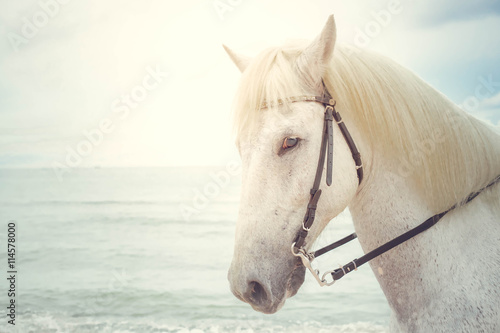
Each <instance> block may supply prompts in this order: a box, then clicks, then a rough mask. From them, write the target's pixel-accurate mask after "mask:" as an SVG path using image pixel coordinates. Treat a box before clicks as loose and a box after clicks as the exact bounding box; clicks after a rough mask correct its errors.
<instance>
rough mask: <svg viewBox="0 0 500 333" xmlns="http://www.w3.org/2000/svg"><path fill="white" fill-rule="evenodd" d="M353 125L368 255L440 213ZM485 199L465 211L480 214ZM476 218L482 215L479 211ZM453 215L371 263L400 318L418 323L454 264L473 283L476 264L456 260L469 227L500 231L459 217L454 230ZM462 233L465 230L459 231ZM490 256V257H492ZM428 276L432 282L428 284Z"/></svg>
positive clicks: (354, 208) (361, 230)
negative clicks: (362, 170)
mask: <svg viewBox="0 0 500 333" xmlns="http://www.w3.org/2000/svg"><path fill="white" fill-rule="evenodd" d="M351 124H352V122H351ZM351 124H350V125H349V126H350V129H351V128H353V129H352V131H353V132H354V134H355V136H356V138H355V139H356V141H357V143H358V142H359V143H358V145H359V146H360V151H361V152H362V154H363V163H364V166H365V180H364V181H363V183H362V185H361V186H360V188H359V190H358V192H357V194H356V196H355V197H354V199H353V200H352V201H351V203H350V205H349V210H350V212H351V215H352V218H353V222H354V227H355V230H356V233H357V235H358V239H359V242H360V244H361V246H362V248H363V251H364V252H365V253H367V252H369V251H371V250H373V249H375V248H377V247H379V246H381V245H382V244H384V243H386V242H388V241H390V240H392V239H394V238H396V237H397V236H399V235H401V234H403V233H404V232H406V231H408V230H410V229H412V228H414V227H416V226H417V225H419V224H420V223H422V222H423V221H425V220H426V219H428V218H429V217H431V216H433V215H435V214H436V213H440V212H436V211H434V209H433V208H432V207H431V206H432V205H430V204H429V201H428V198H427V197H425V194H424V195H423V194H422V193H421V192H419V191H416V189H415V186H414V184H413V183H412V182H411V181H408V179H405V178H404V177H403V176H401V174H400V172H399V171H400V170H399V168H398V167H399V161H395V160H394V159H391V158H387V156H380V155H377V154H376V153H375V152H374V151H373V150H372V148H373V147H372V145H371V143H369V141H368V140H367V139H366V138H363V135H362V133H360V132H359V131H358V130H357V128H356V126H355V124H353V125H351ZM485 135H486V137H491V138H492V142H494V140H497V139H498V134H496V133H494V131H490V132H488V131H486V134H485ZM497 142H498V141H497ZM491 149H492V151H491V153H500V151H499V149H498V147H493V146H492V147H491ZM478 163H480V161H478ZM497 169H498V168H497ZM490 171H491V170H490ZM498 171H500V170H498ZM481 200H482V199H481V198H479V199H476V200H475V201H474V202H472V203H470V204H468V205H467V206H466V208H465V209H472V211H475V209H476V208H475V207H474V205H475V204H478V202H480V201H481ZM458 211H459V210H458ZM498 213H500V212H498ZM498 213H497V214H498ZM458 214H460V211H459V212H458ZM473 214H479V209H478V210H477V212H476V213H473ZM450 215H454V214H448V215H447V216H446V217H445V219H443V221H444V222H439V223H438V225H436V226H434V227H433V228H432V229H431V230H429V231H427V232H425V233H423V234H421V235H419V236H418V237H417V238H415V239H412V240H410V241H408V242H406V243H404V244H403V245H400V246H398V247H396V248H394V249H392V250H391V251H389V252H387V253H385V254H384V255H382V256H380V257H377V258H375V259H374V260H372V261H371V262H370V265H371V267H372V270H373V272H374V274H375V276H376V277H377V279H378V281H379V283H380V285H381V287H382V290H383V291H384V293H385V295H386V297H387V299H388V302H389V304H390V306H391V308H392V309H393V310H394V314H395V316H396V317H397V318H413V316H414V315H415V314H416V313H419V311H423V310H421V309H424V308H426V306H427V305H428V304H429V302H430V300H432V299H433V298H434V297H435V294H436V293H438V292H439V291H440V290H443V289H446V288H448V285H447V283H449V281H447V279H446V278H443V277H442V276H440V275H439V274H441V273H440V270H442V271H444V272H446V271H447V272H450V271H451V270H452V269H453V268H449V267H451V266H453V265H454V267H462V268H459V270H460V269H462V270H463V272H462V273H463V274H464V275H465V276H464V278H469V277H468V276H466V275H467V274H468V273H467V272H469V270H468V268H467V265H468V264H470V263H466V262H463V258H460V257H454V256H456V255H457V254H456V253H460V250H457V246H456V243H457V242H456V241H455V240H456V239H461V238H462V239H463V237H464V235H463V234H464V230H466V231H465V233H467V232H469V231H470V230H469V229H467V228H475V227H477V228H485V227H486V228H490V230H498V229H500V227H497V229H495V227H494V226H493V227H491V226H484V225H481V223H482V222H479V221H475V223H477V224H476V225H474V224H471V223H468V222H464V220H463V219H462V220H460V218H458V220H457V218H455V217H454V220H453V221H452V222H451V223H458V224H455V225H457V226H459V227H458V228H456V229H455V228H449V227H447V226H446V225H447V222H446V221H445V220H448V219H450V218H451V217H450ZM454 216H456V215H454ZM471 216H472V219H473V220H476V219H477V220H480V219H481V218H480V217H478V216H477V215H471ZM471 216H469V218H470V217H471ZM494 219H495V218H492V219H491V220H494ZM467 223H468V225H469V226H467ZM464 225H465V227H464ZM497 225H498V224H497ZM460 228H462V229H460ZM458 229H460V230H461V231H457V230H458ZM459 233H462V234H459ZM480 247H481V246H480V245H479V243H474V244H469V245H468V249H467V251H471V252H472V253H474V256H476V254H477V253H478V252H479V253H480V251H481V248H480ZM453 251H455V253H454V252H453ZM478 256H479V257H481V256H483V255H478ZM484 256H486V257H488V254H484ZM489 259H491V258H489ZM460 265H462V266H460ZM435 267H439V268H440V270H437V271H436V269H435ZM497 271H498V270H497ZM462 273H460V274H462ZM458 275H459V274H458ZM422 276H425V277H426V278H424V281H423V282H422ZM470 279H471V280H472V279H473V277H470ZM438 281H439V282H438ZM457 285H460V284H459V283H457ZM415 290H418V293H415ZM402 300H403V301H402ZM398 320H399V319H398ZM409 330H411V329H409Z"/></svg>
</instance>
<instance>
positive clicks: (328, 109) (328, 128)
mask: <svg viewBox="0 0 500 333" xmlns="http://www.w3.org/2000/svg"><path fill="white" fill-rule="evenodd" d="M323 89H324V90H323V91H324V92H323V96H298V97H290V98H288V99H287V101H288V102H292V103H294V102H317V103H321V104H323V106H324V107H325V114H324V122H323V137H322V140H321V149H320V155H319V159H318V166H317V169H316V176H315V178H314V183H313V186H312V188H311V190H310V194H311V198H310V199H309V203H308V204H307V210H306V214H305V216H304V219H303V221H302V227H301V229H300V230H299V232H298V234H297V237H296V239H295V241H294V242H293V243H292V246H291V251H292V254H293V255H294V256H296V257H299V258H300V259H301V260H302V264H303V265H304V266H305V267H306V268H307V269H308V270H309V271H310V272H311V273H312V275H313V276H314V278H315V279H316V281H317V282H318V283H319V285H320V286H330V285H332V284H334V283H335V281H337V280H339V279H341V278H342V277H343V276H344V275H346V274H348V273H350V272H352V271H355V270H357V269H358V267H360V266H361V265H363V264H365V263H367V262H369V261H370V260H372V259H374V258H376V257H378V256H380V255H382V254H384V253H385V252H387V251H389V250H391V249H393V248H394V247H396V246H398V245H400V244H402V243H404V242H406V241H408V240H410V239H411V238H413V237H415V236H417V235H418V234H420V233H422V232H424V231H426V230H427V229H429V228H430V227H432V226H433V225H435V224H436V223H437V222H438V221H439V220H440V219H442V218H443V217H444V216H445V215H446V214H447V213H449V212H450V211H452V210H454V209H455V208H457V207H459V206H461V205H462V204H463V205H465V204H467V203H469V202H471V201H472V200H474V199H475V198H476V197H477V196H478V195H479V194H480V193H482V192H483V191H484V190H486V189H487V188H489V187H491V186H493V185H495V184H497V183H499V182H500V176H498V177H497V178H495V179H494V180H493V181H492V182H491V183H489V184H488V185H487V186H485V187H484V188H482V189H480V190H479V191H477V192H474V193H472V194H471V195H469V197H468V198H467V199H466V200H465V201H464V202H463V203H462V204H455V205H454V206H452V207H451V208H450V209H448V210H446V211H444V212H442V213H439V214H436V215H434V216H432V217H430V218H429V219H427V220H426V221H425V222H423V223H421V224H420V225H418V226H416V227H415V228H413V229H410V230H409V231H407V232H405V233H404V234H402V235H400V236H398V237H396V238H394V239H392V240H390V241H389V242H387V243H385V244H383V245H381V246H379V247H377V248H376V249H374V250H372V251H370V252H368V253H367V254H365V255H364V256H362V257H360V258H357V259H354V260H352V261H350V262H349V263H347V264H346V265H344V266H341V267H339V268H337V269H334V270H331V271H328V272H326V273H324V274H323V275H322V277H321V278H320V272H319V271H318V270H315V269H313V267H312V265H311V262H312V261H313V260H314V258H317V257H319V256H321V255H323V254H325V253H327V252H329V251H332V250H334V249H336V248H337V247H339V246H342V245H344V244H346V243H348V242H350V241H352V240H354V239H356V238H357V235H356V233H353V234H351V235H349V236H346V237H344V238H342V239H340V240H338V241H336V242H334V243H332V244H330V245H328V246H325V247H323V248H321V249H319V250H317V251H314V252H307V251H306V250H305V248H304V243H305V239H306V237H307V235H308V233H309V230H310V229H311V227H312V225H313V222H314V218H315V214H316V208H317V205H318V201H319V198H320V196H321V189H319V186H320V183H321V178H322V175H323V167H324V164H325V158H326V184H327V185H328V186H330V185H331V184H332V170H333V120H335V122H336V123H337V125H338V126H339V128H340V131H341V132H342V135H343V137H344V139H345V141H346V143H347V146H348V147H349V149H350V150H351V154H352V158H353V159H354V162H355V165H356V172H357V175H358V180H359V183H358V185H359V184H361V182H362V181H363V163H362V161H361V154H360V153H359V151H358V149H357V147H356V144H355V143H354V140H353V139H352V137H351V134H350V133H349V130H348V129H347V127H346V125H345V123H344V122H343V121H342V117H341V116H340V114H339V113H338V112H337V111H336V110H335V104H336V102H335V101H334V100H333V98H332V96H331V95H330V93H329V92H328V89H327V88H326V86H325V84H324V83H323ZM279 104H282V102H281V101H279ZM267 107H268V105H267V104H265V103H264V104H263V106H262V108H267ZM328 274H330V275H331V277H332V280H331V281H328V280H327V276H328Z"/></svg>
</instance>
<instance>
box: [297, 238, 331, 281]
mask: <svg viewBox="0 0 500 333" xmlns="http://www.w3.org/2000/svg"><path fill="white" fill-rule="evenodd" d="M294 249H295V242H294V243H293V244H292V248H291V250H292V254H293V255H294V256H296V257H299V258H300V259H301V260H302V264H303V265H304V266H305V267H306V268H307V269H308V270H309V272H311V274H312V275H313V276H314V278H315V279H316V281H317V282H318V283H319V285H320V286H321V287H323V286H331V285H332V284H334V283H335V280H332V281H331V282H328V281H327V280H326V276H327V275H328V274H330V273H332V271H328V272H326V273H325V274H323V276H322V277H321V278H320V277H319V274H320V272H319V270H317V269H314V268H313V267H312V265H311V261H313V260H314V255H312V254H311V253H307V252H306V250H304V248H302V247H301V248H300V249H298V251H297V252H295V251H294Z"/></svg>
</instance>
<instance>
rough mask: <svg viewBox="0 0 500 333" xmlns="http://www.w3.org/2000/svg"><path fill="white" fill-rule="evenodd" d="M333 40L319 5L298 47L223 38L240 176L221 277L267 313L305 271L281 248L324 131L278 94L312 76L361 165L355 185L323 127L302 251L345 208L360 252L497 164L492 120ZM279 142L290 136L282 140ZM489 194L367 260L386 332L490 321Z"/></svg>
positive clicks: (496, 292)
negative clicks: (325, 162) (231, 243)
mask: <svg viewBox="0 0 500 333" xmlns="http://www.w3.org/2000/svg"><path fill="white" fill-rule="evenodd" d="M335 40H336V28H335V23H334V20H333V16H331V17H330V18H329V19H328V21H327V23H326V26H325V27H324V29H323V31H322V32H321V34H320V35H319V36H318V37H317V38H316V39H315V40H314V41H313V42H312V43H307V44H306V45H302V44H301V43H295V44H288V45H285V46H282V47H276V48H271V49H268V50H266V51H264V52H262V53H261V54H260V55H258V56H257V57H256V58H254V59H249V58H247V57H243V56H240V55H237V54H235V53H234V52H233V51H231V50H229V49H228V48H226V50H227V51H228V53H229V55H230V57H231V58H232V60H233V61H234V62H235V63H236V65H237V66H238V68H239V69H240V70H241V71H242V72H243V76H242V79H241V83H240V87H239V92H238V94H237V96H236V105H235V124H236V130H237V147H238V149H239V152H240V155H241V158H242V163H243V184H242V195H241V203H240V211H239V216H238V222H237V226H236V239H235V241H236V243H235V249H234V257H233V261H232V263H231V267H230V269H229V274H228V279H229V281H230V285H231V290H232V292H233V293H234V294H235V295H236V297H238V298H239V299H241V300H242V301H244V302H247V303H249V304H250V305H251V306H252V307H253V308H254V309H255V310H258V311H261V312H264V313H274V312H276V311H278V310H279V309H280V308H281V307H282V306H283V304H284V303H285V300H286V298H288V297H291V296H293V295H295V294H296V293H297V291H298V289H299V287H300V286H301V284H302V283H303V281H304V272H305V269H304V266H303V265H302V264H301V262H300V260H299V259H298V258H297V257H295V256H294V255H293V254H292V252H291V250H290V247H291V244H292V243H293V242H294V239H295V237H296V235H297V232H298V231H299V230H300V229H301V227H302V225H301V223H302V218H303V216H304V212H305V209H306V205H307V203H308V201H309V189H310V188H311V185H312V182H313V180H314V176H315V172H316V166H317V163H318V156H319V153H320V146H321V140H322V133H323V131H322V128H323V114H324V110H325V109H324V107H323V106H322V105H321V104H319V103H311V102H295V103H292V101H291V100H290V99H288V100H287V98H289V97H291V96H298V95H321V94H322V93H323V86H322V80H323V81H324V83H325V85H326V87H327V89H328V91H329V92H330V93H331V94H332V95H333V98H334V99H335V100H336V102H337V104H336V109H337V110H338V111H339V112H340V113H342V116H343V118H344V121H345V123H346V124H347V126H348V128H349V130H350V132H351V134H352V137H353V138H354V141H355V142H356V144H357V146H358V148H359V150H360V151H361V153H362V159H363V163H364V170H365V175H364V179H363V181H362V182H361V184H360V185H359V186H358V178H357V175H356V169H355V164H354V161H353V159H352V157H351V151H350V150H349V148H348V146H347V144H346V141H345V140H344V138H343V137H342V134H341V131H340V130H339V128H338V127H337V126H334V127H333V130H334V132H333V139H334V142H335V145H334V150H333V153H334V155H333V156H334V157H333V160H334V163H333V184H332V185H331V186H329V187H327V186H325V185H324V181H322V182H321V189H322V191H323V194H322V196H321V200H320V201H319V205H318V208H317V211H316V220H315V222H314V224H313V226H312V229H311V230H310V232H309V235H308V236H307V238H306V245H305V247H306V249H309V248H310V247H311V245H312V243H313V242H314V240H315V239H316V238H317V237H318V235H319V234H320V233H321V231H322V230H323V228H324V227H325V226H326V224H327V223H328V222H329V221H330V220H332V219H333V218H334V217H335V216H337V215H338V214H339V213H340V212H342V211H343V210H344V209H345V208H346V207H349V210H350V211H351V214H352V218H353V222H354V227H355V230H356V233H357V235H358V238H359V242H360V243H361V245H362V248H363V251H365V252H368V251H371V250H372V249H374V248H376V247H378V246H380V245H381V244H384V243H386V242H387V241H389V240H391V239H394V238H395V237H397V236H399V235H401V234H403V233H404V232H405V231H408V230H410V229H411V228H413V227H415V226H416V225H418V224H420V223H421V222H422V221H424V220H426V219H428V218H429V217H431V216H433V215H435V214H438V213H440V212H443V211H446V210H447V209H449V208H450V207H452V206H453V205H454V204H456V203H460V202H464V200H465V199H466V198H467V197H468V196H469V194H470V193H473V192H475V191H478V190H479V189H481V188H483V187H484V186H485V185H487V184H488V183H489V182H490V181H491V180H492V179H494V178H495V177H496V176H498V175H499V174H500V133H499V132H498V129H497V128H495V127H493V126H489V125H487V124H486V123H483V122H481V121H479V120H477V119H475V118H473V117H472V116H470V115H469V114H467V113H465V112H463V111H462V110H461V109H459V108H458V107H457V106H456V105H455V104H453V103H452V102H451V101H450V100H448V99H447V98H446V97H445V96H443V95H442V94H441V93H439V92H438V91H436V90H435V89H433V88H432V87H431V86H429V85H428V84H427V83H425V82H424V81H422V80H421V79H420V78H419V77H418V76H417V75H415V74H414V73H412V72H410V71H409V70H407V69H405V68H403V67H401V66H399V65H398V64H396V63H394V62H393V61H391V60H390V59H387V58H385V57H382V56H380V55H375V54H372V53H369V52H365V51H360V50H357V49H353V48H350V47H346V46H340V45H335ZM263 103H267V105H268V106H270V107H268V108H262V105H263ZM289 139H292V140H290V142H292V143H293V144H292V145H290V146H291V147H289V148H288V146H287V147H285V148H286V149H285V148H283V143H284V141H285V140H289ZM324 177H325V173H323V178H324ZM499 192H500V186H498V185H495V186H491V187H490V188H488V189H487V190H485V191H483V192H482V193H481V194H480V195H479V196H478V197H477V198H475V199H474V200H473V201H471V202H469V203H467V204H463V205H461V206H459V207H458V208H456V209H454V210H453V211H451V212H450V213H448V214H447V215H446V216H445V217H444V218H443V219H442V220H440V221H439V222H438V223H437V224H436V225H435V226H433V227H432V228H430V229H429V230H427V231H425V232H423V233H421V234H419V235H418V236H416V237H415V238H412V239H411V240H409V241H407V242H405V243H403V244H401V245H399V246H397V247H396V248H394V249H392V250H390V251H388V252H386V253H385V254H383V255H381V256H379V257H377V258H375V259H373V260H372V261H371V262H370V264H371V268H372V270H373V272H374V273H375V275H376V277H377V279H378V281H379V283H380V286H381V288H382V290H383V292H384V293H385V296H386V297H387V299H388V302H389V305H390V307H391V309H392V318H391V329H392V331H394V332H426V333H427V332H480V331H481V332H500V248H499V245H500V221H499V219H500V218H499V217H500V200H499ZM347 278H356V275H355V273H353V274H351V275H350V276H349V277H347ZM336 287H337V288H341V285H336ZM332 304H334V303H332ZM338 306H340V304H338Z"/></svg>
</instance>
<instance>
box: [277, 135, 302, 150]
mask: <svg viewBox="0 0 500 333" xmlns="http://www.w3.org/2000/svg"><path fill="white" fill-rule="evenodd" d="M297 143H299V138H285V140H283V145H282V146H281V148H283V149H285V150H286V149H289V148H293V147H295V146H296V145H297Z"/></svg>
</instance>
